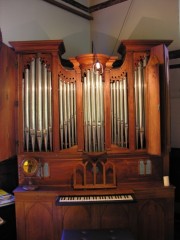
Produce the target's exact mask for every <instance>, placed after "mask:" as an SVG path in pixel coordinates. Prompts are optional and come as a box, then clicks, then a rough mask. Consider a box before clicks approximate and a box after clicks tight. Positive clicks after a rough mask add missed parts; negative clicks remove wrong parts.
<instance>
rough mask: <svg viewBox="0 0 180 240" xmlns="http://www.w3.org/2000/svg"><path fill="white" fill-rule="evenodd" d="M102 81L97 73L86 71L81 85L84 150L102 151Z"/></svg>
mask: <svg viewBox="0 0 180 240" xmlns="http://www.w3.org/2000/svg"><path fill="white" fill-rule="evenodd" d="M103 90H104V89H103V81H102V76H101V75H100V74H99V73H96V74H95V73H94V72H93V71H92V70H87V72H86V76H84V83H83V108H84V135H85V136H84V145H85V147H84V149H85V151H86V152H101V151H104V99H103Z"/></svg>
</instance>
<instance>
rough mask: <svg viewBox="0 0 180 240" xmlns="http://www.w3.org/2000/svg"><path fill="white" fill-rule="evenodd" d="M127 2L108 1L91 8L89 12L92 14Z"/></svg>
mask: <svg viewBox="0 0 180 240" xmlns="http://www.w3.org/2000/svg"><path fill="white" fill-rule="evenodd" d="M125 1H127V0H108V1H105V2H103V3H99V4H96V5H93V6H91V7H90V8H89V12H90V13H92V12H95V11H98V10H101V9H103V8H107V7H111V6H113V5H115V4H118V3H122V2H125Z"/></svg>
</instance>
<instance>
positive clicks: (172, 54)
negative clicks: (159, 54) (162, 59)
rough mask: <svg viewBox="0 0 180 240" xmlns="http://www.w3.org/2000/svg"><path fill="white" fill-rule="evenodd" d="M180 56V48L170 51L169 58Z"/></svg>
mask: <svg viewBox="0 0 180 240" xmlns="http://www.w3.org/2000/svg"><path fill="white" fill-rule="evenodd" d="M175 58H180V50H175V51H170V52H169V59H175Z"/></svg>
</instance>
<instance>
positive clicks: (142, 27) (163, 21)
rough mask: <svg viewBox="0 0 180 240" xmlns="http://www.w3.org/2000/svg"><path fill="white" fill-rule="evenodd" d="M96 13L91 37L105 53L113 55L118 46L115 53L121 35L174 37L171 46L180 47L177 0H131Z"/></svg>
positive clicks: (172, 47)
mask: <svg viewBox="0 0 180 240" xmlns="http://www.w3.org/2000/svg"><path fill="white" fill-rule="evenodd" d="M93 17H94V19H95V20H94V21H92V22H91V31H92V38H93V41H94V45H95V47H96V49H98V50H99V51H100V52H102V53H105V54H108V55H111V53H112V52H113V49H114V48H115V50H114V52H113V54H114V55H115V54H116V52H117V51H116V49H117V47H118V46H119V42H120V40H122V39H171V40H173V43H172V44H171V46H170V47H169V49H170V50H175V49H180V33H179V1H178V0H171V1H169V0H128V1H125V2H122V3H120V4H117V5H114V6H112V7H110V8H105V9H102V10H100V11H96V12H94V13H93ZM117 40H118V43H117V44H116V41H117Z"/></svg>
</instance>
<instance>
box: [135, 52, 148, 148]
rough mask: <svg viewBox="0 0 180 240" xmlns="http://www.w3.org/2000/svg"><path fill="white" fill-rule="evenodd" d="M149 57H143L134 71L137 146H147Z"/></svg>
mask: <svg viewBox="0 0 180 240" xmlns="http://www.w3.org/2000/svg"><path fill="white" fill-rule="evenodd" d="M146 65H147V58H146V57H145V58H144V59H141V60H140V61H139V62H138V64H137V66H136V67H135V72H134V92H135V111H136V148H137V149H139V148H140V149H143V148H144V147H145V96H144V94H145V93H144V82H145V74H144V71H145V67H146Z"/></svg>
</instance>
